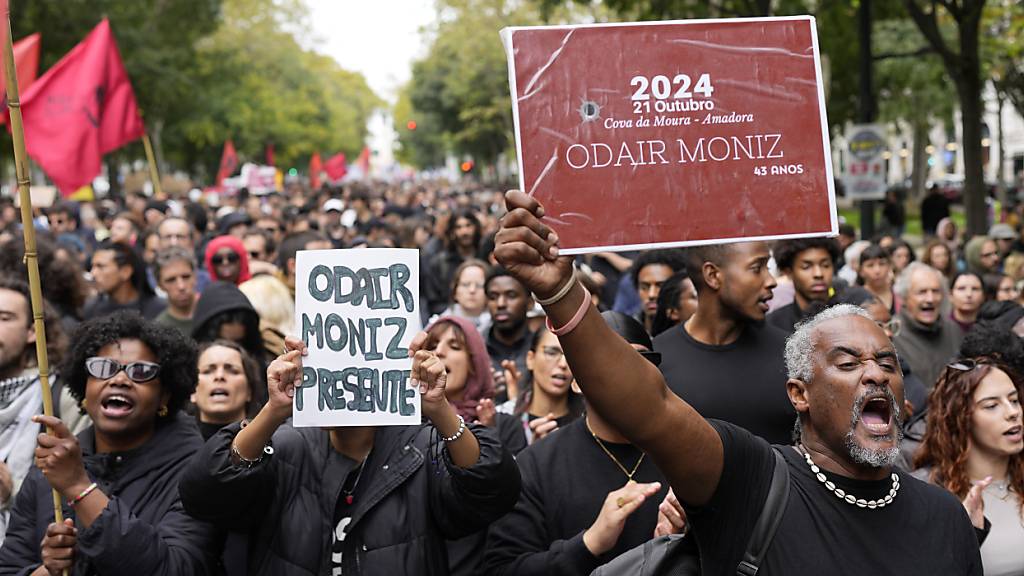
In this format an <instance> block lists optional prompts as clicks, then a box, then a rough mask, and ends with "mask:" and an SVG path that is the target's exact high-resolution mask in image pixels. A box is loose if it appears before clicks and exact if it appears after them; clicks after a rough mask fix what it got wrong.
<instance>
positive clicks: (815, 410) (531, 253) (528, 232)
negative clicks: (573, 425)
mask: <svg viewBox="0 0 1024 576" xmlns="http://www.w3.org/2000/svg"><path fill="white" fill-rule="evenodd" d="M506 203H507V205H508V208H509V213H508V215H507V216H506V217H505V218H504V220H503V223H502V228H501V230H499V232H498V235H497V242H496V248H495V255H496V257H497V258H498V261H499V262H501V263H502V264H503V265H504V266H506V267H507V268H508V269H509V270H510V271H512V273H514V274H516V276H517V277H519V278H521V279H522V280H523V281H524V282H525V283H526V284H527V285H528V286H529V288H530V289H531V290H532V291H533V292H534V293H535V294H537V295H538V296H539V297H540V298H544V299H547V298H551V297H552V296H553V295H555V294H559V293H561V291H562V288H563V287H564V286H566V285H567V283H570V282H571V283H573V284H569V285H568V286H569V290H568V292H567V293H566V294H565V295H564V297H562V298H560V299H558V300H557V301H556V302H554V303H552V304H550V305H548V306H546V307H545V309H546V311H547V313H548V318H549V320H550V322H551V323H552V325H553V326H555V327H556V329H557V330H558V331H559V332H561V333H562V335H561V336H560V337H559V341H560V342H561V344H562V347H563V349H564V351H565V354H566V357H567V358H568V361H569V364H570V365H571V366H572V370H573V374H574V375H575V376H576V379H577V381H578V382H579V384H580V387H581V388H582V389H583V392H584V394H585V395H586V397H587V401H588V403H589V404H590V406H591V407H592V408H593V410H594V412H596V413H598V414H600V415H601V417H602V418H604V419H605V420H607V421H608V423H609V424H611V425H612V426H614V427H615V428H616V429H617V430H619V431H621V432H622V434H623V435H624V436H625V437H626V438H628V439H629V440H630V442H631V443H633V444H635V445H636V446H639V447H640V448H641V449H643V450H644V451H645V452H646V453H647V454H649V456H650V457H653V458H654V460H655V462H656V463H657V465H658V468H659V469H661V470H662V472H664V474H665V477H666V478H667V479H668V481H669V483H670V485H671V486H672V488H673V490H674V492H675V495H676V497H677V498H678V499H679V500H680V501H681V502H682V503H683V504H684V506H685V507H686V509H687V515H688V518H689V520H690V522H691V526H692V529H693V532H694V535H695V537H696V542H697V545H698V547H699V549H700V556H701V564H702V566H701V568H702V571H703V573H705V574H732V573H734V572H735V571H736V569H737V565H738V564H739V562H740V561H741V560H742V559H743V554H744V551H745V549H746V546H747V542H748V540H749V538H750V535H751V532H752V530H753V526H754V523H755V522H756V520H757V517H758V515H759V514H760V512H761V509H762V507H763V505H764V501H765V499H766V495H767V493H768V487H769V485H770V482H771V477H772V473H773V468H774V466H775V464H774V460H775V459H774V456H773V454H772V447H771V446H770V445H769V444H768V443H767V442H765V441H764V440H763V439H760V438H757V437H755V436H753V435H751V434H750V433H748V432H746V431H745V430H742V429H741V428H738V427H736V426H733V425H731V424H728V423H725V422H719V421H711V422H709V421H708V420H705V419H704V418H702V417H701V415H700V414H698V413H697V412H696V411H695V410H694V409H693V407H691V406H690V405H689V404H687V403H686V402H684V401H683V400H681V399H679V398H678V397H677V396H676V395H674V394H669V393H667V390H666V387H665V381H664V379H663V378H662V376H661V374H660V373H659V372H658V371H657V370H655V369H654V367H653V366H651V365H650V364H649V363H647V362H646V361H645V360H644V359H643V358H642V357H641V356H640V355H639V354H638V353H637V352H636V350H634V349H633V348H632V347H631V346H629V345H628V344H627V343H625V342H624V341H622V340H621V339H618V338H616V337H615V335H614V333H613V332H612V331H611V330H610V329H609V328H608V327H607V326H606V325H605V323H604V322H603V321H602V320H601V318H600V317H599V316H598V314H597V312H596V310H594V309H593V306H592V305H591V304H590V303H589V301H588V297H587V295H586V292H585V290H584V289H583V288H582V286H580V285H579V284H578V283H576V282H575V280H574V279H573V278H572V261H571V259H570V258H562V257H559V255H558V239H557V237H556V236H555V235H554V234H553V233H552V232H551V230H550V229H549V228H547V227H546V226H545V225H543V224H541V222H540V217H541V216H543V214H544V210H543V208H542V207H541V206H540V205H539V204H538V203H537V201H536V200H535V199H533V198H530V197H528V196H526V195H525V194H523V193H521V192H518V191H513V192H510V193H509V194H508V195H507V196H506ZM702 304H703V302H702ZM785 356H786V365H787V371H788V376H789V379H788V380H787V381H786V383H785V387H786V392H787V394H788V397H789V400H790V402H791V403H792V405H793V407H794V408H795V410H796V411H797V413H798V414H799V419H798V422H799V426H798V427H797V428H798V430H799V432H800V440H799V443H798V445H797V446H793V447H782V448H780V450H781V451H782V453H783V455H784V456H785V459H786V464H787V466H788V472H789V475H790V478H791V482H790V488H789V490H790V492H789V498H788V503H787V505H786V509H785V511H784V513H783V516H782V522H781V525H780V526H779V528H778V531H777V532H776V533H775V537H774V539H773V541H772V543H771V545H770V546H769V548H768V551H767V555H766V556H765V559H764V562H762V564H761V573H762V574H765V575H768V576H774V575H780V574H873V575H889V574H892V575H899V576H908V575H915V574H921V575H925V574H927V575H931V574H957V575H971V576H980V575H981V574H982V566H981V557H980V554H979V552H978V541H977V538H976V536H975V534H974V531H973V530H972V527H971V523H970V520H969V519H968V517H967V513H966V512H965V511H964V508H963V506H962V505H961V504H960V502H958V501H957V499H956V497H954V496H952V495H951V494H949V493H948V492H946V491H944V490H942V489H939V488H936V487H934V486H929V485H927V484H925V483H923V482H921V481H918V480H916V479H914V478H912V477H911V476H909V475H907V474H906V473H904V472H901V471H898V470H895V469H894V468H893V467H892V463H893V461H894V460H895V459H896V457H897V456H898V453H899V442H900V437H901V434H900V427H901V425H902V423H901V422H900V421H899V413H900V411H899V407H900V406H901V405H902V403H903V378H902V375H901V373H900V370H899V363H898V361H897V358H896V350H895V349H894V348H893V345H892V343H891V342H890V341H889V338H887V337H886V335H885V333H884V332H883V331H882V328H880V327H879V326H878V325H877V324H875V322H874V321H873V320H871V319H870V317H868V316H867V314H866V312H864V311H863V309H860V308H858V307H854V306H836V307H833V308H830V309H828V310H826V311H825V312H822V313H821V314H820V315H818V316H816V317H815V318H814V319H812V320H811V321H809V322H807V323H806V324H804V325H802V326H801V328H800V329H799V330H798V331H797V332H796V333H795V334H793V336H791V337H790V338H789V340H788V341H787V344H786V354H785ZM753 368H754V369H756V368H757V367H756V366H754V367H753ZM622 504H623V506H625V505H627V504H629V502H627V501H623V502H622Z"/></svg>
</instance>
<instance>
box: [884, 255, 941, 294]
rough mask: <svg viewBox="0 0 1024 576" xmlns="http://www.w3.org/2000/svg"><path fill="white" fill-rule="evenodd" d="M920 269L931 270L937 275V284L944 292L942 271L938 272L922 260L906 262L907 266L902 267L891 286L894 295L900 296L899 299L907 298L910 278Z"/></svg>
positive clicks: (920, 270)
mask: <svg viewBox="0 0 1024 576" xmlns="http://www.w3.org/2000/svg"><path fill="white" fill-rule="evenodd" d="M922 271H927V272H931V273H932V274H935V275H936V276H938V277H939V285H940V286H942V294H943V295H945V294H946V283H945V282H943V281H942V272H939V271H938V270H936V269H935V268H932V267H931V266H929V265H927V264H925V263H924V262H911V263H910V264H907V267H906V268H904V269H903V272H901V273H900V275H899V276H898V277H896V284H895V285H894V286H893V290H894V291H895V292H896V295H897V296H899V297H900V300H906V299H907V295H908V294H910V280H911V279H912V278H913V277H914V274H915V273H917V272H922Z"/></svg>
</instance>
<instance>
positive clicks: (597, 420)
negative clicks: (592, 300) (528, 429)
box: [480, 312, 668, 576]
mask: <svg viewBox="0 0 1024 576" xmlns="http://www.w3.org/2000/svg"><path fill="white" fill-rule="evenodd" d="M602 316H604V318H605V321H606V322H607V323H608V325H609V326H611V327H612V329H614V330H615V332H616V333H618V334H619V335H620V336H622V337H623V338H625V339H626V341H627V342H629V343H630V344H631V345H633V347H634V348H636V349H637V350H639V351H641V353H645V354H647V358H648V359H649V360H651V362H653V363H654V364H657V363H658V361H659V359H658V358H657V355H656V354H655V355H652V354H650V349H651V338H650V336H648V335H647V332H646V331H645V330H644V327H643V325H641V324H640V322H638V321H637V320H635V319H633V318H631V317H629V316H627V315H625V314H622V313H621V312H605V313H604V314H602ZM573 389H574V390H577V391H578V388H577V387H576V384H573ZM516 462H517V463H518V464H519V471H520V474H521V475H522V477H523V487H522V491H521V492H520V495H519V501H518V502H517V503H516V507H515V508H514V509H513V510H512V512H509V513H508V514H506V515H505V516H503V517H502V518H501V519H500V520H498V521H496V522H495V523H494V524H492V525H491V528H490V531H489V533H488V538H487V554H486V557H485V558H484V565H483V566H482V569H481V571H480V572H481V573H483V574H490V575H494V576H502V575H506V574H509V575H511V574H515V575H516V576H530V575H538V576H541V575H543V576H560V575H565V576H570V575H576V574H589V573H590V572H591V571H593V570H594V569H595V568H597V567H598V566H600V565H602V564H605V563H606V562H608V561H610V560H611V559H613V558H615V557H616V556H618V555H619V554H621V553H623V552H625V551H626V550H629V549H630V548H632V547H634V546H637V545H640V544H642V543H644V542H646V541H648V540H650V539H651V538H652V536H653V534H654V528H655V524H656V522H657V520H658V503H659V502H661V501H662V499H663V498H664V496H665V493H666V492H668V484H667V483H666V482H665V477H664V476H663V475H662V474H661V472H660V471H659V470H658V468H657V467H656V466H655V465H654V462H652V461H651V460H650V459H649V458H647V456H646V454H644V453H643V452H642V451H641V450H640V449H639V448H637V447H636V446H633V445H632V444H630V443H629V441H628V440H626V439H625V438H624V437H623V436H622V434H620V433H619V432H618V431H617V430H615V429H614V428H612V427H611V426H609V425H608V424H607V423H606V422H605V421H604V420H603V419H602V418H601V417H600V415H598V414H596V413H594V412H592V411H589V410H588V411H587V414H586V415H585V416H584V417H583V418H577V419H576V420H575V421H573V422H572V423H571V424H569V425H568V426H566V427H564V428H562V429H561V430H560V431H559V432H558V433H556V434H550V435H548V436H545V437H544V438H542V439H540V440H538V441H537V442H535V443H534V444H532V445H531V446H530V447H529V448H527V449H526V450H523V451H522V452H520V453H519V455H518V456H517V457H516ZM581 471H585V472H586V473H585V474H581V473H580V472H581ZM628 481H632V482H633V483H631V484H627V482H628ZM620 497H621V498H629V499H630V500H631V501H632V505H631V506H629V507H628V508H627V507H625V506H623V507H621V508H620V507H619V506H618V502H617V500H618V498H620Z"/></svg>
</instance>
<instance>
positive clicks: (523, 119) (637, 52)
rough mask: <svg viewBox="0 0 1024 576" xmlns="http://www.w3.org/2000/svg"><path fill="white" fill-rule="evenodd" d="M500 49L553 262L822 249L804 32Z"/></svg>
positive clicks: (554, 41) (826, 189) (580, 31)
mask: <svg viewBox="0 0 1024 576" xmlns="http://www.w3.org/2000/svg"><path fill="white" fill-rule="evenodd" d="M502 39H503V41H504V43H505V48H506V52H507V54H508V61H509V83H510V86H511V91H512V101H513V112H514V118H515V126H516V145H517V152H518V160H519V173H520V184H521V186H522V188H523V190H524V191H526V192H527V193H528V194H531V195H533V196H535V197H536V198H537V199H538V200H540V201H541V203H543V204H544V206H545V208H546V210H547V215H546V217H545V221H546V223H547V224H549V225H550V226H551V227H552V228H554V229H555V231H556V232H557V233H558V235H559V237H560V238H561V243H562V247H563V253H566V254H574V253H585V252H595V251H604V250H636V249H647V248H653V247H669V246H686V245H691V244H705V243H714V242H726V241H734V240H739V239H750V240H753V239H768V238H771V239H775V238H786V237H799V236H822V235H834V234H836V232H837V222H836V211H835V193H834V187H833V180H832V166H831V154H830V148H829V135H828V129H827V124H826V118H825V103H824V102H825V100H824V93H823V91H822V79H821V67H820V64H819V57H818V42H817V33H816V29H815V24H814V19H813V18H811V17H809V16H799V17H786V18H758V19H730V20H690V21H679V22H644V23H631V24H597V25H585V26H544V27H528V28H507V29H505V30H503V31H502Z"/></svg>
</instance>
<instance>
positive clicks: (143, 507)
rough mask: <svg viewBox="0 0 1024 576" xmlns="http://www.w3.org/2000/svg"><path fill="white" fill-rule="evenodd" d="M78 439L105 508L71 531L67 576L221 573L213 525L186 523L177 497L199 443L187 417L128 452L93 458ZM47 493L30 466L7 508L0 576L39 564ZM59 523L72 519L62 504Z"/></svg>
mask: <svg viewBox="0 0 1024 576" xmlns="http://www.w3.org/2000/svg"><path fill="white" fill-rule="evenodd" d="M78 441H79V443H80V445H81V447H82V455H83V458H84V461H85V469H86V472H88V474H89V477H90V478H92V480H93V481H94V482H96V483H97V484H98V485H99V489H100V490H102V491H103V493H104V494H106V495H107V497H108V498H110V502H109V503H108V504H107V507H106V508H105V509H104V510H103V512H102V513H101V514H100V515H99V517H98V518H96V520H95V521H94V522H93V523H92V524H91V525H90V526H89V527H88V528H82V527H81V526H79V527H78V542H77V546H76V550H75V553H76V557H75V567H74V570H73V571H72V575H73V576H92V575H97V576H122V575H123V576H138V575H140V574H146V575H172V574H173V575H182V576H184V575H186V574H187V575H192V574H196V575H201V574H220V573H221V570H220V567H219V560H218V559H217V557H218V555H219V553H220V550H219V546H218V544H217V538H216V536H215V534H214V529H213V527H212V526H210V525H209V524H207V523H205V522H200V521H198V520H195V519H193V518H190V517H189V516H188V515H187V514H186V513H185V510H184V509H183V508H182V506H181V501H180V500H179V499H178V478H179V476H180V475H181V472H182V471H183V470H184V468H185V465H186V462H187V461H188V459H189V458H190V457H192V456H193V455H194V454H195V453H196V451H197V450H199V448H200V447H201V446H202V445H203V439H202V437H201V436H200V435H199V431H198V430H197V429H196V425H195V421H194V420H193V419H192V418H191V417H189V416H186V415H184V414H181V413H179V414H177V415H175V416H172V417H171V418H170V419H169V421H168V422H166V423H163V424H161V425H159V426H158V427H157V429H156V432H155V433H154V434H153V437H152V438H150V439H149V441H147V442H146V443H145V444H143V445H142V446H140V447H139V448H136V449H135V450H131V451H129V452H121V453H116V454H115V453H111V454H96V453H95V436H94V434H93V428H92V427H91V426H90V427H89V428H87V429H85V430H84V431H83V432H82V433H81V434H79V435H78ZM51 494H52V492H51V491H50V485H49V484H48V483H47V482H46V478H45V477H44V476H43V474H42V473H41V472H40V471H39V469H38V468H35V467H34V466H33V468H32V470H31V471H30V472H29V475H28V477H27V478H26V479H25V483H24V484H23V485H22V487H21V491H20V492H18V497H17V499H16V500H15V502H14V508H13V509H12V510H11V525H10V528H9V529H8V531H7V538H6V540H4V545H3V548H0V574H19V575H23V574H31V573H32V571H33V570H35V569H36V568H38V567H39V565H40V564H41V563H42V560H41V558H40V550H39V543H40V542H42V540H43V536H44V535H45V534H46V527H47V526H48V525H49V524H50V523H51V522H53V497H52V496H51ZM64 517H65V518H74V517H75V515H74V510H72V509H71V508H70V507H68V506H67V505H64Z"/></svg>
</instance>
